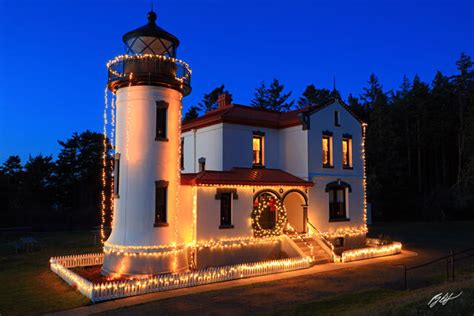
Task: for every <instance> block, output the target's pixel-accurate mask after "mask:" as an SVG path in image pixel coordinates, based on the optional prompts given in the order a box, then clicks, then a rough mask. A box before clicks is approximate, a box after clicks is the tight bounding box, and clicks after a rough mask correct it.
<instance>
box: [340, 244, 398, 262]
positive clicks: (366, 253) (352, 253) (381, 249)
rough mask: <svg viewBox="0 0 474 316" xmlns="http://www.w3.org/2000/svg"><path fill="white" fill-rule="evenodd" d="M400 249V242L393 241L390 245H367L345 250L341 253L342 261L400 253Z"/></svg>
mask: <svg viewBox="0 0 474 316" xmlns="http://www.w3.org/2000/svg"><path fill="white" fill-rule="evenodd" d="M401 251H402V244H401V243H400V242H394V243H392V244H390V245H385V246H377V247H367V248H362V249H352V250H347V251H344V252H343V253H342V262H349V261H355V260H362V259H369V258H374V257H380V256H388V255H394V254H397V253H400V252H401Z"/></svg>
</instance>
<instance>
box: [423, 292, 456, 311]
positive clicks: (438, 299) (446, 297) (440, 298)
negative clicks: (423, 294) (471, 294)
mask: <svg viewBox="0 0 474 316" xmlns="http://www.w3.org/2000/svg"><path fill="white" fill-rule="evenodd" d="M461 294H462V291H461V292H460V293H459V294H458V295H454V293H445V294H443V293H439V294H436V295H435V296H433V298H432V299H431V300H430V301H429V302H428V306H429V307H430V308H433V307H434V306H435V305H436V304H438V303H440V304H441V305H443V306H444V305H446V303H448V302H449V301H451V300H454V299H456V298H458V297H459V296H461Z"/></svg>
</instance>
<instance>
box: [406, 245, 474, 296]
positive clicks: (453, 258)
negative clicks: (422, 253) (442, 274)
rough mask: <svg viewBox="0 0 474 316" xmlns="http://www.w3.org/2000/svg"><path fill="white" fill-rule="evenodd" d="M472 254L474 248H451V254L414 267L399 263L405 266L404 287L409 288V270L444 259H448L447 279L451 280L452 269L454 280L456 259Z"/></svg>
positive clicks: (459, 259) (462, 258)
mask: <svg viewBox="0 0 474 316" xmlns="http://www.w3.org/2000/svg"><path fill="white" fill-rule="evenodd" d="M460 255H464V257H461V258H456V256H460ZM472 256H474V248H468V249H464V250H461V251H458V252H454V251H452V250H451V254H449V255H446V256H443V257H440V258H437V259H435V260H432V261H429V262H425V263H421V264H418V265H416V266H413V267H409V268H407V266H406V265H405V264H403V265H399V266H403V268H404V289H405V290H406V289H408V284H407V272H408V271H411V270H415V269H419V268H423V267H426V266H429V265H432V264H434V263H437V262H440V261H444V260H446V281H449V277H450V275H449V271H450V270H451V279H452V280H453V281H454V278H455V275H454V271H455V270H454V263H455V262H456V261H461V260H464V259H467V258H470V257H472Z"/></svg>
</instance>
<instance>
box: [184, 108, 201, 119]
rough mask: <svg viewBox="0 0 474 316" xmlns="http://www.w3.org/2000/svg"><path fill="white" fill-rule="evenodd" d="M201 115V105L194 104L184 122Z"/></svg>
mask: <svg viewBox="0 0 474 316" xmlns="http://www.w3.org/2000/svg"><path fill="white" fill-rule="evenodd" d="M198 117H199V107H197V106H195V105H192V106H190V107H189V109H188V111H186V114H185V115H184V118H183V122H187V121H190V120H194V119H196V118H198Z"/></svg>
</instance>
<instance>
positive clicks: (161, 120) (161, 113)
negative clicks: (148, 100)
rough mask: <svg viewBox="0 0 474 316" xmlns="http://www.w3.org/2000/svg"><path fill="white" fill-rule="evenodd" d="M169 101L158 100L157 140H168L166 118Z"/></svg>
mask: <svg viewBox="0 0 474 316" xmlns="http://www.w3.org/2000/svg"><path fill="white" fill-rule="evenodd" d="M167 112H168V103H166V102H164V101H159V102H156V136H155V139H156V140H166V137H167V136H166V119H167V117H166V116H167Z"/></svg>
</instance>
